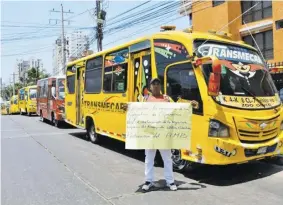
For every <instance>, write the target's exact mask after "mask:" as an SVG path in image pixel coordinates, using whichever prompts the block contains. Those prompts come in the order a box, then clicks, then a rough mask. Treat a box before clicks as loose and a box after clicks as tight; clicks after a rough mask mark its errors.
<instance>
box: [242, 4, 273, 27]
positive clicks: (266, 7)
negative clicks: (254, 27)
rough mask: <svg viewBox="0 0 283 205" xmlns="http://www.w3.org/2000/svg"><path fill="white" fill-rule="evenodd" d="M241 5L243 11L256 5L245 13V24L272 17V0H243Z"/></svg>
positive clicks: (243, 19) (243, 18)
mask: <svg viewBox="0 0 283 205" xmlns="http://www.w3.org/2000/svg"><path fill="white" fill-rule="evenodd" d="M255 5H257V6H255ZM241 6H242V13H244V12H245V11H247V10H248V9H250V8H251V7H253V6H255V7H254V8H253V9H251V10H250V11H249V12H247V13H245V14H244V15H243V17H242V21H243V24H244V23H250V22H254V21H259V20H261V19H265V18H269V17H272V1H241Z"/></svg>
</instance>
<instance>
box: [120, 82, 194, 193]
mask: <svg viewBox="0 0 283 205" xmlns="http://www.w3.org/2000/svg"><path fill="white" fill-rule="evenodd" d="M150 89H151V92H152V94H151V95H148V96H146V97H144V98H143V102H148V103H145V104H144V103H140V102H137V103H131V104H130V105H129V108H128V106H125V109H128V113H127V131H126V149H145V184H144V185H143V186H142V189H143V190H144V191H148V190H149V189H150V188H151V187H153V186H154V184H153V181H154V170H153V168H154V158H155V155H156V151H157V149H159V151H160V154H161V156H162V159H163V163H164V177H165V180H166V185H167V187H169V188H170V190H172V191H176V190H177V186H176V185H175V183H174V176H173V163H172V153H171V149H181V148H188V147H190V134H191V130H190V128H191V114H192V108H191V105H190V104H189V103H166V104H165V103H164V102H171V101H172V102H173V100H172V99H171V98H170V97H168V96H166V95H162V94H161V84H160V80H159V79H158V78H154V79H152V80H151V81H150ZM160 102H163V103H162V104H159V103H160Z"/></svg>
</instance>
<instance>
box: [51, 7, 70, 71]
mask: <svg viewBox="0 0 283 205" xmlns="http://www.w3.org/2000/svg"><path fill="white" fill-rule="evenodd" d="M51 12H59V13H61V26H62V37H61V44H62V59H63V63H62V65H63V67H64V65H65V64H66V53H65V51H66V47H65V45H66V44H65V43H66V39H65V33H64V32H65V31H64V22H65V21H67V22H68V23H69V24H70V20H67V19H64V14H72V13H73V12H71V11H70V10H69V11H64V8H63V4H61V11H56V10H54V9H53V10H52V11H51ZM50 20H55V21H56V23H57V21H60V20H59V19H50ZM50 20H49V22H50Z"/></svg>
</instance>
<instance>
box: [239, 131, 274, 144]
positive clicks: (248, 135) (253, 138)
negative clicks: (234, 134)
mask: <svg viewBox="0 0 283 205" xmlns="http://www.w3.org/2000/svg"><path fill="white" fill-rule="evenodd" d="M238 131H239V137H240V141H241V142H243V143H252V144H253V143H261V142H267V141H269V140H272V139H274V138H276V136H277V135H278V128H273V129H270V130H265V131H246V130H238Z"/></svg>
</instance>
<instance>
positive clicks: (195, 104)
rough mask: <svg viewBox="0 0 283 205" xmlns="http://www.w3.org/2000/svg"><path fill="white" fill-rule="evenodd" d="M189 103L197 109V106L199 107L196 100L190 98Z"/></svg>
mask: <svg viewBox="0 0 283 205" xmlns="http://www.w3.org/2000/svg"><path fill="white" fill-rule="evenodd" d="M191 104H192V106H193V108H195V109H198V108H199V104H198V102H197V101H195V100H192V101H191Z"/></svg>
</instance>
